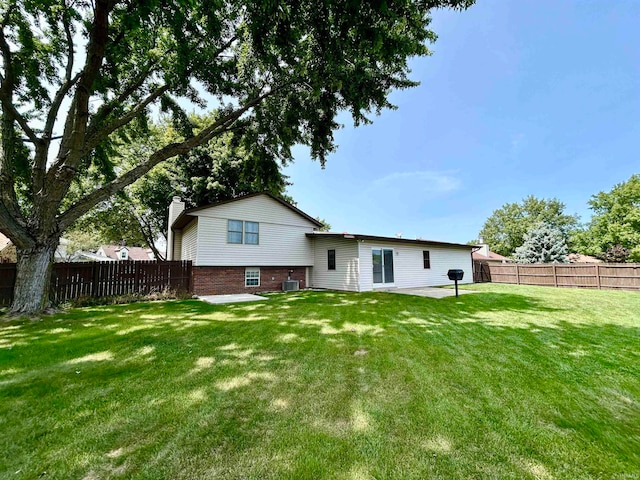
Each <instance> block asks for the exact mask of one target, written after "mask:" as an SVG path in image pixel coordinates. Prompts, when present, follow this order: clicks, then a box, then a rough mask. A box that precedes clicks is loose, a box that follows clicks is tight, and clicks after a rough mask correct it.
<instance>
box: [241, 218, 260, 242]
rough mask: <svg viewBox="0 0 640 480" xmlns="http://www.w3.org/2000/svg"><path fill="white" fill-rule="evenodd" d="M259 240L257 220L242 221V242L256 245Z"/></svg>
mask: <svg viewBox="0 0 640 480" xmlns="http://www.w3.org/2000/svg"><path fill="white" fill-rule="evenodd" d="M259 240H260V227H259V225H258V222H244V243H246V244H247V245H258V242H259Z"/></svg>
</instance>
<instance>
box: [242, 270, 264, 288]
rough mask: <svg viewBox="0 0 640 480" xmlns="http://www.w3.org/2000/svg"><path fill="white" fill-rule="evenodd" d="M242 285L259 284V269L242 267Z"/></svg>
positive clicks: (251, 285) (255, 285)
mask: <svg viewBox="0 0 640 480" xmlns="http://www.w3.org/2000/svg"><path fill="white" fill-rule="evenodd" d="M244 286H245V287H259V286H260V269H259V268H245V269H244Z"/></svg>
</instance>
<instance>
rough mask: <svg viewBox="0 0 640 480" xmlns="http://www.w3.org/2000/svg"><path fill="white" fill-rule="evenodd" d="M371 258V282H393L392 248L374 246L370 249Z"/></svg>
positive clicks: (385, 283)
mask: <svg viewBox="0 0 640 480" xmlns="http://www.w3.org/2000/svg"><path fill="white" fill-rule="evenodd" d="M371 256H372V260H373V283H374V284H377V285H390V284H393V282H394V276H393V250H392V249H390V248H374V249H372V250H371Z"/></svg>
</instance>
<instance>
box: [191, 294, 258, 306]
mask: <svg viewBox="0 0 640 480" xmlns="http://www.w3.org/2000/svg"><path fill="white" fill-rule="evenodd" d="M198 298H199V299H200V300H202V301H204V302H208V303H213V304H214V305H222V304H223V303H240V302H257V301H259V300H269V299H268V298H267V297H260V296H259V295H251V294H249V293H238V294H236V295H202V296H200V297H198Z"/></svg>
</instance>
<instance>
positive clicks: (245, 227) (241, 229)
mask: <svg viewBox="0 0 640 480" xmlns="http://www.w3.org/2000/svg"><path fill="white" fill-rule="evenodd" d="M227 243H244V244H246V245H258V244H259V243H260V224H259V223H258V222H243V221H242V220H229V221H228V226H227Z"/></svg>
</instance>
